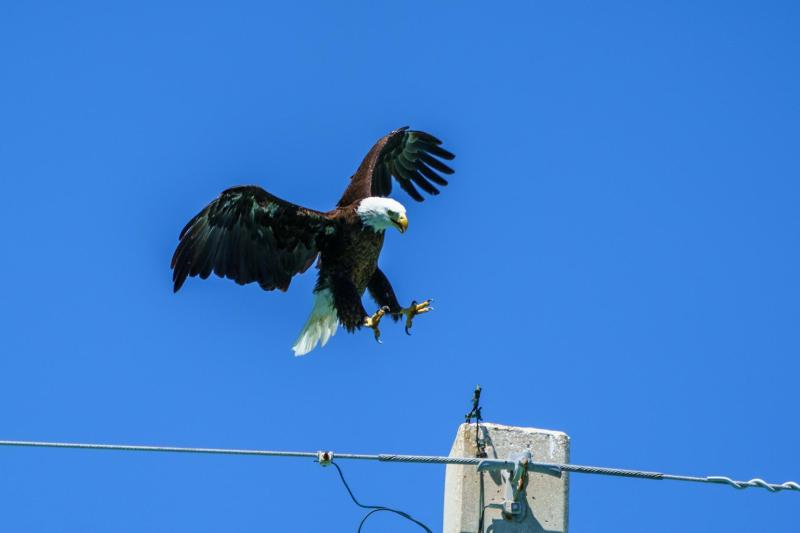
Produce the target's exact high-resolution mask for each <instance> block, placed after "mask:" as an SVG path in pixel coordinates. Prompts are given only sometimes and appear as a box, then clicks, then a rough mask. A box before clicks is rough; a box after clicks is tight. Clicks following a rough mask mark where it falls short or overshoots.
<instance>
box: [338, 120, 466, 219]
mask: <svg viewBox="0 0 800 533" xmlns="http://www.w3.org/2000/svg"><path fill="white" fill-rule="evenodd" d="M441 144H442V141H440V140H439V139H437V138H436V137H434V136H433V135H431V134H429V133H425V132H424V131H414V130H409V129H408V127H405V128H400V129H396V130H394V131H393V132H391V133H390V134H389V135H387V136H385V137H383V138H382V139H380V140H379V141H378V142H377V143H375V146H373V147H372V149H371V150H370V151H369V153H367V156H366V157H365V158H364V160H363V161H362V162H361V165H360V166H359V167H358V170H356V173H355V174H354V175H353V177H351V178H350V184H349V185H348V186H347V189H346V190H345V191H344V194H343V195H342V198H341V199H340V200H339V203H338V204H337V205H338V206H339V207H343V206H346V205H351V204H355V203H357V202H359V201H361V200H363V199H364V198H367V197H370V196H388V195H389V194H390V193H391V192H392V177H394V178H395V179H396V180H397V183H398V184H399V185H400V187H401V188H402V189H403V190H404V191H406V192H407V193H408V195H409V196H411V197H412V198H413V199H414V200H416V201H418V202H421V201H423V200H424V198H423V196H422V194H420V192H419V191H418V190H417V187H419V188H420V189H422V190H423V191H425V192H426V193H428V194H432V195H436V194H439V189H437V188H436V185H439V186H444V185H447V180H446V179H444V178H443V177H442V176H441V174H452V173H453V169H452V168H450V167H449V166H447V165H446V164H445V163H443V162H442V161H441V160H442V159H444V160H447V161H450V160H452V159H453V158H454V157H455V156H454V155H453V154H452V153H450V152H448V151H447V150H445V149H444V148H442V147H441V146H440V145H441ZM434 184H436V185H434Z"/></svg>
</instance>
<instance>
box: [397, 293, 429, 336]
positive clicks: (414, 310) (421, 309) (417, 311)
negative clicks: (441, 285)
mask: <svg viewBox="0 0 800 533" xmlns="http://www.w3.org/2000/svg"><path fill="white" fill-rule="evenodd" d="M431 302H433V298H428V299H427V300H425V301H424V302H422V303H417V301H416V300H414V301H413V302H411V305H410V306H408V307H406V308H405V309H403V310H401V311H400V312H401V313H402V314H403V315H405V317H406V335H411V331H410V330H411V325H412V324H411V323H412V321H413V320H414V317H415V316H417V315H421V314H422V313H427V312H428V311H433V307H431Z"/></svg>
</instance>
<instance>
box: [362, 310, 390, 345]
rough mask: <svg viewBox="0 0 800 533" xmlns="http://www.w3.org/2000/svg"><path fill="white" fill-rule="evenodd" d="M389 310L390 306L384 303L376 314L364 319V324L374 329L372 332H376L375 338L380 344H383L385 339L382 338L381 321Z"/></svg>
mask: <svg viewBox="0 0 800 533" xmlns="http://www.w3.org/2000/svg"><path fill="white" fill-rule="evenodd" d="M388 312H389V308H388V307H387V306H385V305H384V306H383V307H381V308H380V309H378V310H377V311H375V314H374V315H372V316H368V317H366V318H365V319H364V325H365V326H366V327H368V328H370V329H372V332H373V333H374V334H375V340H376V341H377V343H378V344H383V341H382V340H381V330H380V328H379V327H378V326H379V325H380V323H381V318H383V315H385V314H386V313H388Z"/></svg>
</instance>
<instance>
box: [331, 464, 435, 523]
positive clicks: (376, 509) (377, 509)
mask: <svg viewBox="0 0 800 533" xmlns="http://www.w3.org/2000/svg"><path fill="white" fill-rule="evenodd" d="M331 464H332V465H333V466H335V467H336V471H337V472H339V479H341V480H342V484H343V485H344V488H346V489H347V493H348V494H349V495H350V498H351V499H352V500H353V503H355V504H356V505H358V506H359V507H361V508H362V509H371V511H370V512H368V513H367V514H366V515H365V516H364V518H362V519H361V523H360V524H358V533H361V528H362V527H363V526H364V522H366V521H367V518H369V517H370V516H372V515H373V514H375V513H378V512H381V511H388V512H390V513H394V514H396V515H400V516H402V517H403V518H405V519H406V520H410V521H412V522H414V523H415V524H417V525H418V526H419V527H421V528H422V529H424V530H425V531H426V532H427V533H433V531H431V529H430V528H429V527H428V526H426V525H425V524H423V523H422V522H420V521H419V520H417V519H415V518H413V517H412V516H411V515H409V514H408V513H404V512H403V511H398V510H397V509H392V508H390V507H384V506H382V505H364V504H363V503H361V502H359V501H358V500H357V499H356V497H355V495H354V494H353V491H352V490H350V485H348V484H347V481H345V479H344V474H343V473H342V469H341V468H340V467H339V465H337V464H336V463H335V462H333V461H331Z"/></svg>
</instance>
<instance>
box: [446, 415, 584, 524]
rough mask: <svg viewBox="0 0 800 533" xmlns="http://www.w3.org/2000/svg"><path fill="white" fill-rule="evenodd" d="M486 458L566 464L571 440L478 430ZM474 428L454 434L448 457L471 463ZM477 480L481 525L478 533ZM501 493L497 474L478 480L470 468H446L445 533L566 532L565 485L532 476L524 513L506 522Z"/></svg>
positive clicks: (532, 432) (541, 432)
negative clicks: (521, 456) (519, 455)
mask: <svg viewBox="0 0 800 533" xmlns="http://www.w3.org/2000/svg"><path fill="white" fill-rule="evenodd" d="M481 438H482V439H484V441H485V442H486V453H487V455H488V458H490V459H491V458H496V459H507V458H508V455H509V454H510V453H512V452H523V451H525V450H529V451H530V452H531V454H532V455H533V460H534V461H541V462H549V463H567V462H569V437H568V436H567V435H566V434H565V433H562V432H560V431H549V430H545V429H534V428H521V427H513V426H503V425H499V424H488V423H487V424H483V423H482V424H481ZM475 453H476V448H475V424H469V425H468V424H462V425H461V426H460V427H459V428H458V433H457V435H456V438H455V441H454V442H453V447H452V449H451V450H450V456H451V457H475ZM481 476H483V502H484V509H485V510H484V519H483V530H482V531H479V528H478V524H479V520H480V501H481ZM504 497H505V487H504V485H503V483H502V480H501V476H500V473H499V472H484V473H483V474H479V473H478V472H477V470H476V468H475V467H474V466H457V465H448V466H447V470H446V474H445V502H444V528H443V532H444V533H475V532H478V533H533V532H563V533H566V531H567V512H568V497H569V480H568V475H567V474H566V473H564V474H562V476H561V477H560V478H559V477H554V476H550V475H547V474H541V473H536V472H530V474H529V479H528V483H527V486H526V488H525V490H524V492H523V493H522V495H521V497H520V501H521V502H522V504H523V513H522V515H521V516H520V517H518V518H515V519H512V520H509V519H507V518H504V517H503V513H502V509H501V507H500V506H501V505H502V502H503V500H504V499H505V498H504Z"/></svg>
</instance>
